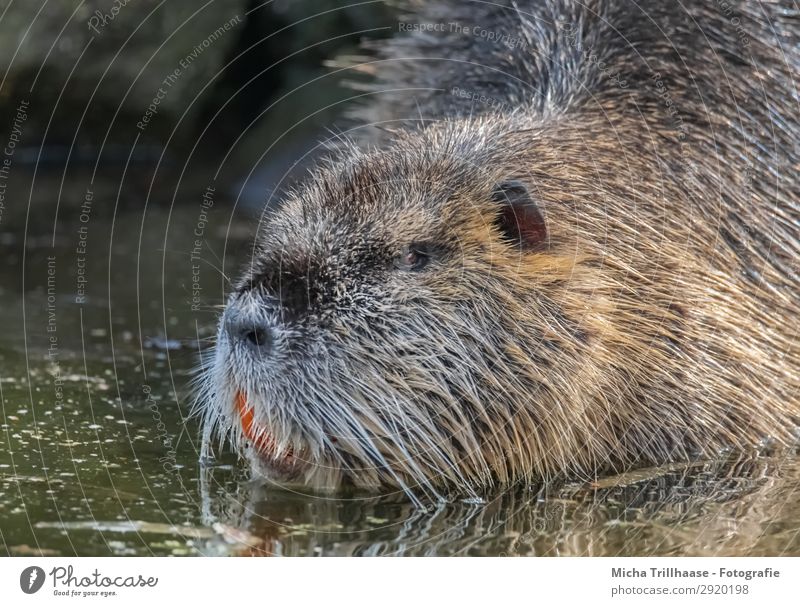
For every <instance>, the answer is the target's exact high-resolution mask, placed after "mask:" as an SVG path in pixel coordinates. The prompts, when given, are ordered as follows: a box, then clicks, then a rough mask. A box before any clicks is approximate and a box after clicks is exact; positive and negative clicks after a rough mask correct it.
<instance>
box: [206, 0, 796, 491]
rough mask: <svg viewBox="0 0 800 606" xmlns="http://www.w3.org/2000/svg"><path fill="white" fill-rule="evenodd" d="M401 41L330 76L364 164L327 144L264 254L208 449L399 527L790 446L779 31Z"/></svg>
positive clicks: (702, 10)
mask: <svg viewBox="0 0 800 606" xmlns="http://www.w3.org/2000/svg"><path fill="white" fill-rule="evenodd" d="M415 7H416V5H414V6H412V7H411V8H412V9H414V8H415ZM403 23H404V24H405V26H404V27H401V28H400V29H401V30H402V31H401V32H400V33H398V35H397V36H396V37H395V38H393V39H391V40H390V41H388V42H383V43H380V44H378V45H377V49H376V50H375V52H376V53H377V56H374V57H373V58H370V59H367V60H365V62H364V63H363V64H362V65H360V66H353V67H354V68H358V69H360V70H361V71H365V72H369V73H370V74H372V75H373V77H374V81H373V84H372V88H373V89H374V94H373V95H371V99H372V100H371V101H370V103H369V104H368V105H367V106H362V107H360V108H359V109H358V110H357V111H358V113H359V114H360V115H361V116H362V117H363V118H364V120H365V121H367V122H378V123H380V124H378V126H380V127H381V128H380V130H379V131H378V132H380V136H378V137H373V139H372V141H375V142H377V143H374V144H364V143H363V141H362V142H347V143H343V144H342V145H341V149H340V150H338V152H337V153H336V154H335V157H334V158H333V159H331V160H329V161H326V162H324V163H323V164H322V165H321V166H320V167H319V168H318V169H316V171H315V172H314V173H313V174H312V175H311V177H310V178H308V179H307V181H306V182H305V183H303V184H302V185H300V186H298V187H297V188H295V189H293V190H292V191H291V192H289V193H288V194H287V196H286V198H285V200H284V201H283V203H282V205H281V206H280V207H279V208H277V209H276V210H274V211H273V212H272V213H271V214H270V216H269V217H268V219H266V220H265V222H264V224H263V226H262V227H261V228H260V230H259V232H260V233H259V235H258V237H257V242H256V245H255V248H254V253H253V256H252V259H251V262H250V263H249V264H248V266H247V267H246V269H245V271H244V274H243V276H242V277H241V279H240V280H239V281H238V282H237V283H236V284H235V288H234V291H233V292H232V293H231V295H230V299H229V301H228V303H227V306H226V309H225V311H224V313H223V315H222V318H221V322H220V328H219V335H218V343H217V347H216V353H215V355H214V357H213V361H212V362H211V363H210V366H209V367H207V368H206V369H205V372H204V375H203V381H202V389H201V393H200V397H199V402H200V405H201V407H202V410H203V413H204V415H205V434H206V438H209V437H210V436H212V435H213V434H214V433H215V432H216V433H217V435H220V436H226V435H227V436H229V437H230V439H231V441H232V444H233V445H234V447H236V448H238V449H241V450H242V451H243V452H247V453H248V458H249V460H250V461H251V462H252V464H253V467H254V469H255V470H256V472H258V473H259V474H265V475H266V476H268V477H270V478H276V479H279V480H281V481H291V482H305V483H307V484H308V485H310V486H313V487H317V488H335V487H337V486H341V485H343V484H345V485H348V484H349V485H354V486H356V487H360V488H365V489H372V490H379V489H391V488H392V487H394V488H398V489H401V490H403V491H405V492H407V493H408V494H409V496H411V498H413V499H414V500H415V501H417V502H419V501H420V500H421V499H423V498H426V497H428V498H429V497H434V498H446V497H448V496H452V495H460V496H465V495H466V496H480V495H483V494H486V493H487V491H489V490H491V489H492V488H493V487H498V486H503V485H509V484H511V483H515V482H533V481H541V480H548V479H551V478H553V477H557V476H568V477H573V478H587V477H596V476H597V475H598V474H601V473H609V472H613V471H619V470H624V469H627V468H630V467H631V466H634V465H644V464H657V463H661V462H665V461H674V460H686V459H696V458H712V457H715V456H717V455H719V454H720V453H721V452H724V451H730V450H734V451H737V452H743V453H756V452H758V451H759V449H762V448H763V447H764V446H765V445H773V446H775V447H788V446H790V445H792V444H794V442H795V440H796V439H797V432H796V427H797V424H798V417H800V339H799V338H798V331H799V330H800V322H798V320H797V318H798V317H799V316H800V266H799V265H798V260H799V259H800V203H799V202H798V200H799V198H798V194H800V179H798V177H797V174H798V168H800V166H799V164H800V163H799V160H800V151H799V150H798V141H799V140H800V127H799V125H800V121H798V115H799V114H798V93H797V89H796V85H795V78H796V75H797V73H798V68H800V14H799V13H798V11H797V9H796V8H795V6H794V3H793V2H788V1H787V2H781V1H776V2H764V3H761V2H754V1H745V2H737V3H730V2H727V1H724V0H719V1H718V0H691V1H688V2H682V3H678V2H665V1H663V0H644V1H642V0H639V1H638V2H633V1H632V0H630V1H629V0H589V1H588V2H586V1H585V0H584V2H574V1H570V0H541V1H524V2H523V1H521V0H518V1H515V2H513V3H512V2H503V3H484V2H455V1H454V2H446V1H437V2H426V3H421V6H420V7H419V8H418V12H417V13H413V14H412V16H410V17H406V18H404V21H403Z"/></svg>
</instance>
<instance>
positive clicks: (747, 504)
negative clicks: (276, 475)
mask: <svg viewBox="0 0 800 606" xmlns="http://www.w3.org/2000/svg"><path fill="white" fill-rule="evenodd" d="M204 473H205V478H204V482H202V486H203V504H204V517H205V522H206V523H209V524H214V523H222V524H223V525H225V526H229V527H234V528H238V529H242V530H246V531H247V532H248V534H247V539H246V540H245V541H244V542H243V543H242V544H239V545H235V541H229V542H231V543H234V544H233V545H232V549H233V552H234V553H236V554H239V555H548V556H553V555H565V556H581V555H589V556H613V555H664V556H666V555H788V554H794V555H797V554H798V553H800V537H798V534H800V528H798V524H797V523H796V522H794V521H793V520H797V519H798V518H799V517H800V505H798V503H797V490H798V488H800V464H798V461H797V460H795V459H794V458H792V459H789V460H778V459H774V458H773V459H769V458H760V459H755V460H747V461H738V462H737V461H734V462H731V461H720V462H715V463H705V464H697V465H690V466H682V467H677V466H671V467H669V468H659V469H651V470H643V471H639V472H634V473H630V474H624V475H621V476H617V477H614V478H607V479H604V480H603V481H602V482H600V483H599V485H586V484H581V485H575V484H566V485H562V486H560V487H550V488H537V489H535V490H534V489H518V490H516V491H513V492H507V493H504V494H502V495H500V496H498V497H496V498H494V499H491V500H489V501H488V502H486V503H464V502H456V503H447V504H440V505H437V506H434V507H432V508H431V509H430V510H428V511H423V510H419V509H416V508H414V507H413V506H412V505H411V504H410V503H408V502H407V500H406V499H404V498H403V497H402V496H397V497H378V498H369V497H366V498H354V497H351V498H349V499H344V498H339V499H337V498H330V497H320V496H304V495H299V494H293V493H290V492H287V491H284V490H281V489H278V488H276V487H269V486H265V485H263V484H253V483H248V482H246V481H238V482H237V481H233V482H231V481H230V478H229V480H228V481H220V478H219V477H218V476H221V475H225V474H229V473H230V472H229V470H225V471H224V473H222V474H220V473H219V470H215V469H213V468H212V469H208V470H206V471H205V472H204ZM231 487H233V489H232V490H229V489H230V488H231ZM209 547H210V544H209Z"/></svg>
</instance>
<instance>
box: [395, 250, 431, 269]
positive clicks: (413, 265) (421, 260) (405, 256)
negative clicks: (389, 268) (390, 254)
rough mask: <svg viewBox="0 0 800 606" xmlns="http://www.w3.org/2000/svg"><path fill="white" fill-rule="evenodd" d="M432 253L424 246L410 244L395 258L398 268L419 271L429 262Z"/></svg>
mask: <svg viewBox="0 0 800 606" xmlns="http://www.w3.org/2000/svg"><path fill="white" fill-rule="evenodd" d="M429 260H430V255H429V254H428V252H427V249H426V248H425V247H423V246H409V247H408V249H407V250H405V251H404V252H402V253H400V254H399V255H397V256H396V257H395V259H394V266H395V268H396V269H400V270H403V271H419V270H420V269H422V268H423V267H425V266H426V265H427V264H428V261H429Z"/></svg>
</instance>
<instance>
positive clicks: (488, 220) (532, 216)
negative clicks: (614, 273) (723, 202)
mask: <svg viewBox="0 0 800 606" xmlns="http://www.w3.org/2000/svg"><path fill="white" fill-rule="evenodd" d="M487 129H488V126H487V125H486V124H484V123H483V122H481V121H473V122H471V123H469V124H467V125H466V126H464V127H463V128H458V127H456V126H454V125H443V126H441V127H439V128H430V129H428V130H427V131H425V132H424V133H422V134H414V135H405V136H403V137H401V138H400V139H399V140H398V141H396V142H395V144H394V145H392V146H390V147H388V148H386V149H384V150H380V151H372V152H368V153H361V152H358V151H355V150H351V151H349V152H347V153H345V154H344V157H343V158H342V159H339V160H337V161H336V162H332V163H330V165H327V166H325V167H322V168H321V169H319V171H318V172H316V173H315V174H314V176H313V177H312V178H311V179H310V180H309V182H308V183H307V184H306V185H305V186H304V187H303V188H302V189H299V190H298V191H295V192H293V193H291V194H290V195H289V196H288V197H287V199H286V200H285V201H284V202H283V204H282V205H281V206H280V207H279V208H278V209H277V210H276V211H274V212H273V213H272V214H271V215H270V216H269V217H268V218H266V219H265V220H264V221H263V224H262V225H261V227H260V229H259V235H258V237H257V242H256V246H255V248H254V253H253V255H252V259H251V260H250V262H249V264H248V265H247V267H246V269H245V271H244V275H243V276H242V277H241V279H240V280H239V281H238V282H237V283H236V284H235V290H234V291H233V292H232V293H231V295H230V298H229V300H228V303H227V306H226V309H225V311H224V314H223V315H222V318H221V322H220V327H219V335H218V344H217V348H216V353H215V360H214V362H213V364H212V365H211V367H210V368H208V369H207V373H206V382H205V386H204V392H203V399H202V403H203V406H204V411H205V414H206V420H207V423H208V424H209V426H215V427H217V428H219V429H220V430H222V432H223V433H225V434H228V435H230V437H231V439H232V442H233V443H234V445H236V446H238V447H240V448H242V449H244V450H246V451H247V452H248V453H249V454H248V456H249V458H250V459H251V460H252V461H253V462H254V464H255V465H256V466H257V467H258V468H259V469H260V470H261V471H262V472H263V473H265V474H267V475H269V476H271V477H274V478H277V479H281V480H290V479H291V480H296V481H302V482H305V483H308V484H309V485H313V486H318V487H321V486H325V487H332V486H337V485H339V484H340V483H343V482H344V483H350V484H354V485H356V486H359V487H366V488H373V489H374V488H378V487H387V486H388V487H396V488H400V489H402V490H405V491H407V492H409V493H410V494H417V495H419V494H427V495H446V494H448V493H453V492H455V493H458V494H478V493H480V492H481V491H482V490H483V489H485V488H487V487H489V486H492V485H496V484H504V483H508V482H511V481H514V480H517V479H533V478H541V477H545V476H550V475H552V474H553V473H555V472H559V471H567V472H576V471H580V470H586V469H596V468H597V466H598V465H602V464H603V463H604V461H598V460H597V457H598V454H597V453H598V452H602V451H603V449H601V448H600V445H601V444H602V443H604V441H607V440H608V437H607V434H608V428H607V422H606V418H605V417H606V416H607V415H608V410H607V409H606V410H603V409H602V408H598V406H601V405H599V404H597V402H598V401H602V399H601V400H598V398H597V394H598V393H599V392H602V390H603V389H605V387H606V386H605V384H604V376H605V375H604V373H603V372H600V371H598V370H597V369H598V364H601V363H603V364H605V363H607V360H606V359H605V357H604V354H603V352H602V351H600V350H595V351H593V349H592V346H593V344H592V333H593V331H596V330H600V329H602V325H603V322H604V319H603V316H602V313H600V312H597V313H594V312H592V311H591V310H589V309H588V307H587V301H592V306H593V307H594V309H595V311H597V310H601V309H602V308H603V306H604V305H605V304H606V298H605V293H604V291H603V288H602V286H601V285H599V284H598V282H597V281H596V280H593V279H587V275H591V273H590V272H591V271H594V270H593V269H592V267H591V266H592V263H588V262H587V263H583V264H582V263H581V262H580V261H581V259H580V258H579V256H578V253H577V252H576V250H575V246H574V239H573V238H571V237H568V236H569V235H568V233H567V232H568V231H570V230H569V229H568V228H567V227H566V225H565V224H564V223H565V219H564V217H565V216H566V217H569V214H570V212H571V211H569V210H566V211H565V210H564V209H565V208H566V205H564V206H563V207H562V208H561V209H560V210H556V209H555V208H554V207H553V204H554V201H556V200H557V199H558V197H559V196H563V195H564V190H563V184H562V183H561V182H560V181H559V180H558V179H554V178H552V177H547V176H545V174H544V173H542V174H537V173H536V171H534V170H531V169H530V168H528V169H527V170H526V169H525V168H524V166H525V164H524V163H523V160H522V159H520V158H517V157H516V156H515V153H516V152H515V145H514V142H513V141H512V140H511V139H509V138H507V137H504V136H503V133H502V131H500V132H495V133H492V136H486V134H487ZM531 136H532V135H530V134H528V135H526V137H525V138H526V139H527V140H528V141H529V140H530V137H531ZM527 147H529V145H521V146H520V149H523V148H527ZM554 170H555V169H554ZM545 172H546V173H547V172H548V171H545ZM548 174H549V173H548ZM581 187H583V185H581ZM551 211H552V212H551ZM565 213H566V214H565ZM559 214H561V215H562V218H561V219H560V220H558V221H557V220H556V219H555V218H556V217H557V216H558V215H559ZM559 221H560V222H561V225H559ZM566 221H568V220H566ZM607 332H608V330H607ZM610 389H611V390H613V389H614V387H611V388H610ZM589 402H591V404H590V403H589ZM646 414H647V413H646V412H643V413H642V415H646ZM660 421H661V419H659V420H658V422H660Z"/></svg>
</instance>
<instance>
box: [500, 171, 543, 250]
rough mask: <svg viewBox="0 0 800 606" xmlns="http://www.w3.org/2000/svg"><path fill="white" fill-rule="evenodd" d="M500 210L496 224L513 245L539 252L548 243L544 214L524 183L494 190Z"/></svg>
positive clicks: (509, 182) (511, 183) (513, 183)
mask: <svg viewBox="0 0 800 606" xmlns="http://www.w3.org/2000/svg"><path fill="white" fill-rule="evenodd" d="M492 200H494V201H495V202H498V203H499V205H500V209H499V211H498V214H497V219H496V220H495V225H496V226H497V228H498V229H499V230H500V232H501V233H502V234H503V236H504V237H505V239H506V240H508V242H509V243H511V244H514V245H517V246H519V247H520V248H521V249H522V250H528V251H530V250H539V249H542V248H544V247H545V245H546V243H547V224H546V223H545V220H544V214H543V213H542V211H541V209H540V208H539V206H538V205H537V204H536V203H535V202H534V201H533V199H532V198H531V196H530V194H529V193H528V188H527V187H525V184H523V183H521V182H520V181H503V182H502V183H498V184H497V186H496V187H495V189H494V191H492Z"/></svg>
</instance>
